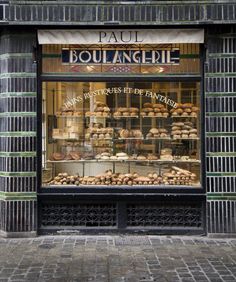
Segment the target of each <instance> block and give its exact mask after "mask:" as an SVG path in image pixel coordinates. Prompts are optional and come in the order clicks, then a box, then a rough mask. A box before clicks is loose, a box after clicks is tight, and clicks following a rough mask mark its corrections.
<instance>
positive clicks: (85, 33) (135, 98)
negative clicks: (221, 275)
mask: <svg viewBox="0 0 236 282" xmlns="http://www.w3.org/2000/svg"><path fill="white" fill-rule="evenodd" d="M38 40H39V47H40V53H41V66H40V69H39V86H38V91H39V94H40V95H39V98H38V136H39V138H38V146H39V150H38V157H39V163H38V165H39V167H40V168H41V171H40V172H39V177H38V199H39V202H38V203H39V231H40V232H41V233H47V232H49V233H50V232H59V233H60V232H77V231H78V232H83V231H84V232H87V231H88V232H91V230H94V231H96V232H97V231H101V232H109V231H116V232H117V231H118V232H144V233H157V234H158V233H159V234H169V233H171V234H204V233H205V232H206V228H205V218H206V215H205V214H206V208H205V201H206V197H205V184H204V123H203V122H202V121H203V117H204V103H203V101H204V99H203V94H204V91H203V89H204V86H203V79H202V78H203V76H204V74H203V67H202V61H203V60H202V58H203V56H204V52H203V46H202V45H203V44H202V43H203V42H204V31H203V30H201V29H171V30H168V29H156V30H128V29H126V30H39V31H38Z"/></svg>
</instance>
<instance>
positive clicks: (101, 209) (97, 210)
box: [41, 204, 117, 227]
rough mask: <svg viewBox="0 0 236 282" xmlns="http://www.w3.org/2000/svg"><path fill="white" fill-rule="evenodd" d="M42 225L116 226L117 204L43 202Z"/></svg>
mask: <svg viewBox="0 0 236 282" xmlns="http://www.w3.org/2000/svg"><path fill="white" fill-rule="evenodd" d="M41 209H42V210H41V224H42V226H84V227H99V226H104V227H105V226H116V213H117V212H116V205H115V204H74V205H71V204H43V206H42V208H41Z"/></svg>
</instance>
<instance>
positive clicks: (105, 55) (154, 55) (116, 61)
mask: <svg viewBox="0 0 236 282" xmlns="http://www.w3.org/2000/svg"><path fill="white" fill-rule="evenodd" d="M179 54H180V52H179V49H178V48H173V49H171V50H158V49H154V50H140V49H132V50H126V49H125V50H122V49H114V50H113V49H109V50H102V49H98V50H88V49H68V48H67V49H62V63H64V64H78V65H83V64H90V65H96V64H113V65H124V64H132V65H136V64H142V65H149V64H153V65H178V64H179Z"/></svg>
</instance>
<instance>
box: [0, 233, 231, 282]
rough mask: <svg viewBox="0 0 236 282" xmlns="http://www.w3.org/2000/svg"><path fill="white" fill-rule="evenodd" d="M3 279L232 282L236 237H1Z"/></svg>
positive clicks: (0, 267) (32, 280)
mask: <svg viewBox="0 0 236 282" xmlns="http://www.w3.org/2000/svg"><path fill="white" fill-rule="evenodd" d="M1 281H15V282H16V281H30V282H36V281H38V282H41V281H60V282H67V281H75V282H86V281H96V282H103V281H104V282H124V281H125V282H126V281H127V282H138V281H140V282H141V281H142V282H150V281H158V282H164V281H171V282H177V281H183V282H190V281H197V282H200V281H212V282H213V281H214V282H220V281H228V282H230V281H231V282H233V281H234V282H235V281H236V239H209V238H207V237H206V238H204V237H176V236H172V237H166V236H162V237H160V236H43V237H38V238H34V239H0V282H1Z"/></svg>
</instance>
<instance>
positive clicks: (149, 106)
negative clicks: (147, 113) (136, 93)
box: [143, 103, 153, 108]
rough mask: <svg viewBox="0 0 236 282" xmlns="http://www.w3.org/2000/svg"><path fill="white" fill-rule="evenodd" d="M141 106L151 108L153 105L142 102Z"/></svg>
mask: <svg viewBox="0 0 236 282" xmlns="http://www.w3.org/2000/svg"><path fill="white" fill-rule="evenodd" d="M143 107H144V108H152V107H153V105H152V103H144V104H143Z"/></svg>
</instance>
